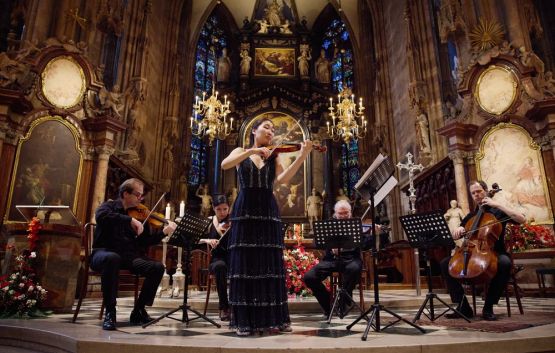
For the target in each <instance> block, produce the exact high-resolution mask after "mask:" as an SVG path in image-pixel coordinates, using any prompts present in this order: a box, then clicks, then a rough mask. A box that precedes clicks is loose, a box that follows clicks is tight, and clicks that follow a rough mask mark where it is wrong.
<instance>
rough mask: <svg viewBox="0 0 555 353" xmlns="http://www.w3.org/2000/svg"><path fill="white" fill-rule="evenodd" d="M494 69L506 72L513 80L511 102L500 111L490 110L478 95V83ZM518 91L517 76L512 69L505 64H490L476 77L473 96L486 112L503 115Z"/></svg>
mask: <svg viewBox="0 0 555 353" xmlns="http://www.w3.org/2000/svg"><path fill="white" fill-rule="evenodd" d="M494 70H502V71H505V72H506V73H507V74H509V75H510V76H511V78H512V80H513V94H512V96H511V104H509V105H508V106H507V107H506V108H505V109H504V110H503V111H502V112H499V113H497V112H492V111H491V110H490V109H488V108H486V107H485V106H484V104H483V102H482V101H481V100H480V95H479V90H480V84H481V82H482V80H483V78H484V76H485V75H486V74H487V73H489V72H491V71H494ZM517 92H518V77H517V75H516V74H515V73H514V72H513V70H511V69H509V68H508V67H505V66H498V65H490V66H489V67H488V68H487V69H485V70H484V71H482V73H480V76H479V77H478V81H477V82H476V86H475V89H474V98H475V99H476V102H477V103H478V105H479V106H480V108H481V109H482V110H483V111H484V112H486V113H488V114H492V115H496V116H500V115H503V114H504V113H505V112H507V110H509V109H510V108H511V107H512V106H513V104H514V102H515V98H516V95H517Z"/></svg>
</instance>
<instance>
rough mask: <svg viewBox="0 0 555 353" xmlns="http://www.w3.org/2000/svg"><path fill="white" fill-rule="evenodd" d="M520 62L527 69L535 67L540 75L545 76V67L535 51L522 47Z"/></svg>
mask: <svg viewBox="0 0 555 353" xmlns="http://www.w3.org/2000/svg"><path fill="white" fill-rule="evenodd" d="M519 51H520V62H521V63H522V64H523V65H524V66H527V67H533V68H534V69H535V70H536V72H537V73H538V75H542V76H543V72H544V70H545V65H544V63H543V61H542V59H540V58H539V57H538V56H537V55H536V54H535V53H534V52H533V51H528V50H526V49H525V48H524V47H520V49H519Z"/></svg>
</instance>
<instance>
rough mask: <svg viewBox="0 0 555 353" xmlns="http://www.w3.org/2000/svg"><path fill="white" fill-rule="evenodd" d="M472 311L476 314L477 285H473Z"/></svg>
mask: <svg viewBox="0 0 555 353" xmlns="http://www.w3.org/2000/svg"><path fill="white" fill-rule="evenodd" d="M472 309H474V313H476V285H475V284H472Z"/></svg>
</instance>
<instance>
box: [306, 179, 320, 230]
mask: <svg viewBox="0 0 555 353" xmlns="http://www.w3.org/2000/svg"><path fill="white" fill-rule="evenodd" d="M323 205H324V201H323V200H322V197H321V196H320V195H319V194H318V192H317V191H316V188H312V194H311V195H310V196H309V197H308V198H307V199H306V214H307V217H308V221H309V222H310V227H312V222H313V221H318V220H321V219H322V209H323Z"/></svg>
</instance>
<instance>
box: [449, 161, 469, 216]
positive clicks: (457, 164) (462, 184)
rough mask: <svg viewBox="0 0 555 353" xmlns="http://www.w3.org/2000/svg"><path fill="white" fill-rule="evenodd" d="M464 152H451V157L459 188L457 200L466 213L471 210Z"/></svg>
mask: <svg viewBox="0 0 555 353" xmlns="http://www.w3.org/2000/svg"><path fill="white" fill-rule="evenodd" d="M464 155H465V153H464V152H461V151H455V152H451V153H449V158H451V160H452V161H453V166H454V171H455V187H456V189H457V201H458V203H459V207H460V208H461V209H462V210H463V211H464V213H465V214H466V213H468V212H470V208H469V205H468V190H467V187H466V176H465V173H464Z"/></svg>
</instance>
